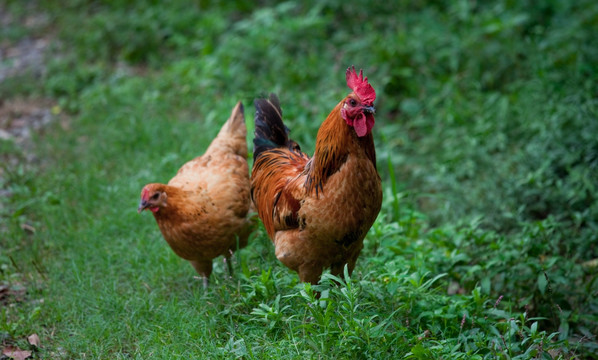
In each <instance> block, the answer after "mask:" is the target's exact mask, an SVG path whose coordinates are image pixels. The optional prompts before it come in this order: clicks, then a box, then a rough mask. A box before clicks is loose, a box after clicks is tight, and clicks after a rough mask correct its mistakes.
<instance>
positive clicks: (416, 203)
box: [0, 0, 598, 359]
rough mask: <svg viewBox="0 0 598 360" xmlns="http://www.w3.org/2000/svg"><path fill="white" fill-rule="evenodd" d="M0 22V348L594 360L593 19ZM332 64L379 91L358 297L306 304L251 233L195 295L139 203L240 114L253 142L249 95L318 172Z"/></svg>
mask: <svg viewBox="0 0 598 360" xmlns="http://www.w3.org/2000/svg"><path fill="white" fill-rule="evenodd" d="M0 12H1V13H2V14H1V15H0V21H1V23H2V28H1V30H0V50H2V51H1V55H2V57H1V58H0V60H1V62H0V115H1V116H2V117H1V118H0V125H2V129H3V131H4V133H2V134H3V135H4V136H2V137H1V139H0V158H1V159H2V167H1V169H2V170H1V172H0V185H1V188H2V190H1V191H2V198H1V199H0V200H1V203H0V205H1V207H0V231H1V232H2V237H1V238H0V247H1V248H2V251H1V252H0V286H1V287H0V296H1V297H0V305H2V310H1V312H0V344H2V346H3V347H4V348H6V347H7V346H13V345H14V346H18V347H20V348H23V349H27V348H30V349H31V350H32V351H33V356H34V357H40V358H175V357H184V358H189V357H190V358H204V357H205V358H209V357H225V358H229V357H243V358H267V357H281V356H284V357H290V358H294V357H296V358H305V357H307V358H387V357H397V358H402V357H405V358H421V359H424V358H438V359H440V358H444V359H457V358H463V359H475V358H492V359H494V358H499V359H511V358H513V359H514V358H522V359H527V358H530V359H531V358H547V359H550V358H555V359H556V358H562V359H569V358H580V359H581V358H598V357H597V356H596V355H595V353H596V351H597V350H596V349H597V347H598V342H597V341H596V338H595V334H596V333H597V332H598V325H597V323H598V322H597V320H598V319H597V314H598V302H597V301H596V300H595V298H596V296H597V295H598V294H597V291H598V285H597V284H596V281H595V280H596V277H597V271H598V270H597V269H598V260H597V259H598V249H597V245H598V202H597V194H598V191H597V187H598V118H597V114H598V36H597V35H598V3H596V2H595V1H589V0H580V1H560V0H539V1H508V0H495V1H472V0H460V1H452V2H448V1H368V2H363V1H362V2H358V1H335V0H329V1H305V2H295V1H289V2H273V1H259V2H253V1H176V2H168V3H167V2H162V1H141V0H138V1H117V0H115V1H89V0H85V1H84V0H70V1H68V0H67V1H10V0H4V1H1V2H0ZM351 65H355V66H356V67H357V68H363V69H364V73H365V75H366V76H367V77H368V78H369V81H370V83H371V84H372V85H373V86H374V88H375V89H376V92H377V99H376V108H377V113H376V126H375V128H374V136H375V141H376V148H377V154H378V169H379V172H380V175H381V176H382V179H383V186H384V195H385V200H384V205H383V209H382V212H381V214H380V216H379V218H378V220H377V221H376V223H375V225H374V226H373V228H372V230H371V231H370V234H369V235H368V237H367V238H366V242H365V249H364V251H363V253H362V255H361V257H360V260H359V262H358V264H357V268H356V272H355V274H354V275H353V279H352V282H349V283H348V284H345V285H344V287H343V286H341V287H340V288H339V287H335V286H332V285H330V284H329V283H328V282H330V281H328V282H327V280H326V279H325V281H324V283H323V284H322V285H321V286H323V287H324V288H326V289H329V291H330V299H329V300H327V301H325V302H324V304H320V303H318V301H317V300H315V299H314V298H313V294H312V293H311V289H310V288H309V287H308V288H305V287H304V285H302V284H298V283H297V277H296V274H294V273H291V272H290V271H288V270H287V269H286V268H284V266H282V265H281V264H279V263H278V262H277V260H276V259H275V257H274V254H273V250H272V247H271V245H270V243H269V240H268V238H267V236H266V234H265V232H264V231H263V230H262V229H260V230H258V231H257V233H256V235H255V237H254V238H253V239H252V241H251V244H250V246H249V247H248V248H247V249H245V250H242V251H241V252H239V253H238V255H237V256H238V263H237V264H236V268H237V275H236V276H235V277H234V278H233V280H227V279H225V276H224V273H223V270H222V266H221V264H218V265H216V271H215V274H214V277H215V284H214V286H213V287H212V289H210V292H209V293H207V294H204V293H203V292H202V291H201V289H200V285H199V282H197V281H194V280H193V275H194V273H193V270H192V268H191V267H190V266H188V265H187V264H186V263H184V262H183V261H182V260H180V259H178V258H177V257H176V256H175V255H174V254H172V252H171V250H170V249H169V248H168V247H167V245H166V244H165V242H164V241H163V240H162V239H161V236H160V234H159V232H158V229H157V226H156V225H155V223H154V220H153V219H151V217H149V216H139V215H138V214H137V213H136V211H135V209H136V204H137V200H138V192H139V191H140V189H141V187H142V186H143V185H144V184H145V183H148V182H155V181H160V182H166V181H167V180H168V179H169V178H170V177H172V176H173V175H174V174H175V172H176V170H177V169H178V167H179V166H180V165H181V164H182V163H183V162H185V161H187V160H188V159H190V158H192V157H194V156H196V155H199V154H201V153H202V152H203V151H204V150H205V148H206V147H207V145H208V144H209V141H210V140H211V139H212V138H213V137H214V136H215V134H216V133H217V131H218V130H219V128H220V126H221V124H222V123H223V122H224V120H225V119H226V118H227V117H228V115H229V113H230V109H231V108H232V106H233V105H234V104H235V102H236V101H238V100H241V101H243V103H244V104H245V106H246V118H247V123H248V127H249V130H250V131H249V134H248V140H249V142H250V141H251V139H252V133H251V129H252V127H253V122H252V117H253V116H252V115H253V114H252V112H253V107H252V101H253V99H254V98H255V97H258V96H262V95H264V94H268V93H269V92H275V93H277V94H278V95H279V97H280V99H281V104H282V108H283V111H284V114H285V119H286V120H285V121H286V124H287V125H288V126H289V127H290V128H291V136H292V137H293V138H294V139H295V140H296V141H297V142H299V143H300V144H301V146H302V148H303V150H304V151H306V152H307V153H309V154H311V153H313V148H314V143H315V135H316V132H317V129H318V128H319V126H320V124H321V122H322V121H323V119H324V118H325V117H326V115H327V114H328V112H329V111H330V110H331V109H332V108H333V107H334V106H335V105H336V104H337V103H338V101H340V100H341V99H342V98H343V97H344V96H345V95H346V94H347V93H348V92H349V89H348V88H347V87H346V84H345V81H344V70H345V69H346V68H347V67H348V66H351ZM36 111H37V112H36ZM39 112H41V114H42V115H39V114H40V113H39ZM36 114H37V115H36ZM43 114H46V115H43ZM40 119H41V120H40ZM44 119H45V120H44ZM23 129H29V130H28V131H29V132H28V133H27V132H26V131H25V133H27V134H29V135H27V134H25V135H26V136H25V135H23V134H24V132H23ZM251 148H252V145H251V143H250V149H251ZM249 161H250V162H251V159H249ZM216 263H218V261H216ZM221 300H222V301H221ZM284 324H287V325H284ZM534 324H535V325H534ZM265 325H267V326H265ZM34 332H35V333H38V334H39V335H40V337H41V339H42V348H41V349H37V348H35V347H32V345H30V344H28V343H27V341H26V337H27V336H28V335H30V334H31V333H34ZM191 344H194V345H191Z"/></svg>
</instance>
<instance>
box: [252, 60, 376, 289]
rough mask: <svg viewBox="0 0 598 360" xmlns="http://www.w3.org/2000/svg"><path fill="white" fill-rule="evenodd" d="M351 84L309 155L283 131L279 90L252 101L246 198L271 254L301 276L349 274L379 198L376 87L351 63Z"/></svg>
mask: <svg viewBox="0 0 598 360" xmlns="http://www.w3.org/2000/svg"><path fill="white" fill-rule="evenodd" d="M346 80H347V86H349V88H350V89H351V90H353V91H352V92H351V93H350V94H349V95H347V96H346V97H345V98H344V99H343V100H341V101H340V102H339V103H338V104H337V105H336V106H335V107H334V109H333V110H332V111H331V112H330V114H329V115H328V117H327V118H326V120H324V122H323V123H322V125H321V126H320V129H319V131H318V135H317V137H316V149H315V152H314V155H313V157H312V158H309V157H308V156H307V155H305V154H304V153H303V152H301V150H300V148H299V145H298V144H297V143H296V142H295V141H293V140H290V139H289V137H288V132H289V130H288V128H287V127H286V126H285V125H284V124H283V122H282V111H281V109H280V104H279V101H278V98H277V97H276V95H274V94H271V95H270V98H269V99H258V100H256V101H255V107H256V114H255V138H254V140H253V142H254V155H253V158H254V164H253V172H252V176H251V196H252V199H253V203H254V205H255V207H256V209H257V211H258V215H259V217H260V218H261V219H262V222H263V223H264V226H265V228H266V231H267V232H268V235H269V236H270V238H271V239H272V241H273V243H274V245H275V248H276V249H275V252H276V257H277V258H278V259H279V260H280V261H281V262H282V263H283V264H284V265H286V266H287V267H289V268H290V269H292V270H294V271H296V272H297V273H298V274H299V278H300V280H301V281H303V282H310V283H312V284H316V283H318V281H319V279H320V276H321V275H322V271H323V269H325V268H328V267H330V272H331V273H332V274H333V275H339V274H341V273H342V271H343V268H344V266H345V265H347V268H348V271H349V274H351V273H352V271H353V269H354V268H355V262H356V261H357V258H358V256H359V253H360V252H361V249H362V248H363V239H364V237H365V235H366V233H367V232H368V230H369V229H370V227H371V226H372V224H373V222H374V220H375V219H376V217H377V215H378V213H379V212H380V206H381V203H382V186H381V181H380V176H379V175H378V172H377V170H376V150H375V148H374V138H373V136H372V132H371V130H372V128H373V126H374V112H375V109H374V106H373V103H374V100H375V98H376V93H375V91H374V89H373V88H372V86H371V85H370V84H369V83H368V81H367V78H364V77H363V72H362V71H360V73H359V75H357V73H356V72H355V68H349V69H347V72H346Z"/></svg>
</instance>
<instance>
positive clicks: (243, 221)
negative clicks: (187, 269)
mask: <svg viewBox="0 0 598 360" xmlns="http://www.w3.org/2000/svg"><path fill="white" fill-rule="evenodd" d="M246 134H247V129H246V127H245V117H244V114H243V105H242V104H241V103H240V102H239V103H237V105H236V106H235V108H234V109H233V111H232V114H231V117H230V119H228V121H227V122H226V123H225V124H224V125H223V126H222V129H220V132H219V133H218V136H217V137H216V138H215V139H214V140H213V141H212V143H211V144H210V146H209V147H208V149H207V150H206V152H205V154H204V155H202V156H199V157H197V158H195V159H193V160H191V161H189V162H187V163H186V164H184V165H183V166H182V167H181V168H180V169H179V171H178V173H177V174H176V176H175V177H174V178H172V179H171V180H170V181H169V182H168V184H167V185H165V184H158V183H153V184H148V185H145V186H144V188H143V190H141V201H140V203H139V207H138V209H137V210H138V212H142V211H143V210H145V209H149V210H150V211H151V212H152V213H153V214H154V217H155V219H156V222H157V223H158V227H159V228H160V231H161V232H162V235H163V236H164V239H166V241H167V242H168V244H169V245H170V247H171V248H172V250H173V251H174V252H175V253H176V254H177V255H178V256H180V257H182V258H183V259H185V260H188V261H189V262H190V263H191V265H193V267H194V268H195V270H196V271H197V272H198V273H199V274H200V275H201V276H202V277H203V285H204V288H205V287H207V286H208V279H209V277H210V274H211V273H212V259H214V258H216V257H218V256H220V255H223V256H224V258H225V261H226V262H227V265H228V269H229V273H231V274H232V267H231V264H230V261H229V260H230V257H231V255H232V252H233V251H234V250H235V249H237V248H242V247H244V246H245V245H247V238H248V236H249V234H250V232H251V229H252V222H251V221H250V220H249V219H248V218H247V213H248V210H249V207H250V204H251V200H250V197H249V190H250V183H249V169H248V165H247V140H246Z"/></svg>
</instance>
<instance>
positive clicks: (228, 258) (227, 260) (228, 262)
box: [222, 255, 233, 278]
mask: <svg viewBox="0 0 598 360" xmlns="http://www.w3.org/2000/svg"><path fill="white" fill-rule="evenodd" d="M222 261H224V263H225V264H226V267H227V268H228V275H229V276H230V277H231V278H232V277H233V265H232V261H231V255H228V256H225V257H224V259H223V260H222Z"/></svg>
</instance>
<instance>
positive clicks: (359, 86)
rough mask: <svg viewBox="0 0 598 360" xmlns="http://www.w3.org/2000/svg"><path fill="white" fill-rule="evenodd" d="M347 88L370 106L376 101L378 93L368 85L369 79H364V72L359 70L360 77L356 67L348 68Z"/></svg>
mask: <svg viewBox="0 0 598 360" xmlns="http://www.w3.org/2000/svg"><path fill="white" fill-rule="evenodd" d="M347 86H348V87H349V88H350V89H351V90H353V92H354V93H355V94H356V95H357V96H359V98H360V99H361V101H363V102H364V103H366V104H368V105H369V104H372V103H373V102H374V100H376V91H375V90H374V88H373V87H372V85H370V84H369V83H368V78H367V77H363V70H359V75H357V72H355V67H354V66H351V67H350V68H347Z"/></svg>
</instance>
